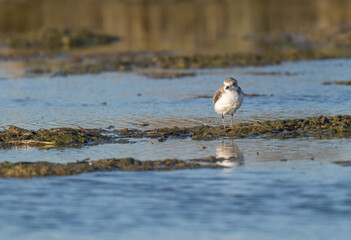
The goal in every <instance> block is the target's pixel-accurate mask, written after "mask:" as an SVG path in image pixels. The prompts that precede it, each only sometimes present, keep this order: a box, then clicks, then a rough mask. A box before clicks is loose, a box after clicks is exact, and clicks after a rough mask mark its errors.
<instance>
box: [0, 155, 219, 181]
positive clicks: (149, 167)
mask: <svg viewBox="0 0 351 240" xmlns="http://www.w3.org/2000/svg"><path fill="white" fill-rule="evenodd" d="M198 168H220V166H218V165H215V164H213V165H203V164H199V163H198V162H192V161H188V162H187V161H183V160H178V159H165V160H157V161H139V160H135V159H133V158H120V159H115V158H112V159H101V160H95V161H90V162H88V161H82V162H75V163H51V162H18V163H10V162H2V163H0V177H4V178H31V177H45V176H68V175H76V174H81V173H88V172H97V171H114V170H120V171H170V170H179V169H198Z"/></svg>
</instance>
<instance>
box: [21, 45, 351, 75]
mask: <svg viewBox="0 0 351 240" xmlns="http://www.w3.org/2000/svg"><path fill="white" fill-rule="evenodd" d="M349 57H351V49H350V50H346V49H344V50H343V51H340V50H334V51H319V50H296V51H295V50H294V51H281V52H264V53H232V54H217V55H168V54H167V53H162V54H161V53H152V54H147V55H140V54H133V53H130V54H122V55H119V54H115V55H113V54H112V55H103V54H96V55H89V56H88V55H85V56H84V55H81V56H79V57H71V58H69V59H66V60H64V61H62V60H61V62H60V64H53V63H52V62H55V61H53V60H48V61H45V62H44V63H42V64H41V65H40V66H37V67H35V68H31V69H28V72H27V73H28V74H39V75H40V74H49V75H51V76H52V77H55V76H68V75H78V74H87V73H90V74H98V73H101V72H113V71H135V70H143V69H158V70H159V69H161V70H182V69H204V68H228V67H234V66H263V65H274V64H279V63H281V62H283V61H296V60H310V59H328V58H349ZM61 59H62V58H61ZM72 59H73V60H74V61H73V60H72ZM75 59H78V61H75ZM33 61H34V62H35V60H33ZM56 61H57V60H56ZM268 74H271V75H277V74H283V75H285V74H286V75H288V74H292V75H293V73H276V72H272V73H268ZM146 76H147V77H149V78H156V79H158V78H178V77H191V76H195V73H189V72H172V73H169V72H162V71H157V72H156V70H155V72H152V73H150V74H146Z"/></svg>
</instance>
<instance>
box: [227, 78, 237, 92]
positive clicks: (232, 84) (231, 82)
mask: <svg viewBox="0 0 351 240" xmlns="http://www.w3.org/2000/svg"><path fill="white" fill-rule="evenodd" d="M237 89H238V81H237V80H236V79H234V78H232V77H229V78H227V79H226V80H224V90H226V91H233V90H234V91H236V90H237Z"/></svg>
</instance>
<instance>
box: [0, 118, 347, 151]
mask: <svg viewBox="0 0 351 240" xmlns="http://www.w3.org/2000/svg"><path fill="white" fill-rule="evenodd" d="M350 135H351V116H349V115H337V116H333V117H326V116H319V117H311V118H305V119H284V120H272V121H264V122H253V123H241V124H236V125H234V126H232V127H226V128H223V126H207V125H202V126H196V127H188V128H187V127H183V128H179V127H171V128H159V129H152V130H145V131H143V130H139V129H127V128H126V129H115V130H104V129H84V128H82V127H79V128H77V129H74V128H52V129H40V130H38V131H33V130H26V129H23V128H19V127H15V126H11V127H9V128H8V129H7V130H3V131H0V146H1V147H3V148H4V147H21V146H32V147H43V146H46V147H75V146H84V145H93V144H104V143H131V142H130V140H129V139H133V138H156V139H158V140H159V141H160V142H162V141H165V140H167V139H184V138H191V139H193V140H214V139H219V138H223V137H229V138H247V137H269V138H291V137H306V136H314V137H318V138H325V137H348V136H350Z"/></svg>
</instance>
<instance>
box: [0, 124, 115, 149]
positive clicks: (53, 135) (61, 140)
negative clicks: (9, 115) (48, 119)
mask: <svg viewBox="0 0 351 240" xmlns="http://www.w3.org/2000/svg"><path fill="white" fill-rule="evenodd" d="M112 141H113V139H112V137H109V136H105V135H103V134H102V132H101V131H100V130H98V129H89V130H87V129H83V128H81V129H73V128H52V129H40V130H38V131H33V130H27V129H23V128H19V127H16V126H10V127H9V128H8V129H7V130H3V131H0V146H2V147H11V146H24V145H25V146H28V145H29V146H45V145H46V146H47V145H50V146H67V145H71V146H72V145H84V144H96V143H106V142H112Z"/></svg>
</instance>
